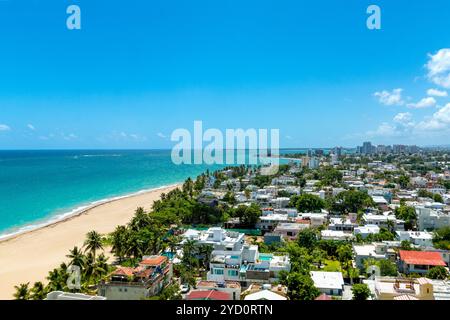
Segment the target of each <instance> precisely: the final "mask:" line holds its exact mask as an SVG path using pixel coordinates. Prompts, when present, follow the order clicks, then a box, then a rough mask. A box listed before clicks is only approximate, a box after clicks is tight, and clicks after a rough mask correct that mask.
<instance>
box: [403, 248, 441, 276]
mask: <svg viewBox="0 0 450 320" xmlns="http://www.w3.org/2000/svg"><path fill="white" fill-rule="evenodd" d="M437 266H442V267H445V266H446V264H445V261H444V260H443V259H442V256H441V255H440V253H439V252H433V251H407V250H400V251H399V270H400V272H402V273H405V274H409V273H418V274H425V273H427V272H428V271H429V270H430V269H431V268H433V267H437Z"/></svg>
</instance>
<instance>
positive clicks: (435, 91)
mask: <svg viewBox="0 0 450 320" xmlns="http://www.w3.org/2000/svg"><path fill="white" fill-rule="evenodd" d="M427 95H429V96H434V97H446V96H448V94H447V91H444V90H438V89H428V91H427Z"/></svg>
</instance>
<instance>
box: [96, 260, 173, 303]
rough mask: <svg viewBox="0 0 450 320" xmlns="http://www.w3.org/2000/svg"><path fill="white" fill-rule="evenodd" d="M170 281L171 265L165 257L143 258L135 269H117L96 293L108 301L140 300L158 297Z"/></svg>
mask: <svg viewBox="0 0 450 320" xmlns="http://www.w3.org/2000/svg"><path fill="white" fill-rule="evenodd" d="M171 281H172V263H171V262H170V261H169V259H168V258H167V257H166V256H159V255H154V256H144V257H143V258H142V261H141V262H140V263H139V265H138V266H137V267H135V268H132V267H118V268H117V269H116V270H115V271H113V272H112V273H111V275H110V277H109V280H108V281H106V282H104V281H103V282H101V283H100V284H99V290H98V292H99V295H100V296H103V297H106V298H107V299H108V300H141V299H145V298H148V297H152V296H155V295H158V294H159V293H160V292H161V290H162V289H163V288H164V287H166V286H167V285H169V284H170V283H171Z"/></svg>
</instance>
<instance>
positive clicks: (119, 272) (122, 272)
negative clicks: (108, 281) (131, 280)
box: [113, 267, 134, 277]
mask: <svg viewBox="0 0 450 320" xmlns="http://www.w3.org/2000/svg"><path fill="white" fill-rule="evenodd" d="M133 272H134V268H129V267H119V268H117V269H116V270H115V271H114V272H113V275H115V276H128V277H131V276H132V275H133Z"/></svg>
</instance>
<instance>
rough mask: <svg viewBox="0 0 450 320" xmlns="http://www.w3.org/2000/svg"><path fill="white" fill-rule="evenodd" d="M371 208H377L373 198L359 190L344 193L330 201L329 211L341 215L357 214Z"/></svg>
mask: <svg viewBox="0 0 450 320" xmlns="http://www.w3.org/2000/svg"><path fill="white" fill-rule="evenodd" d="M370 207H375V203H374V201H373V199H372V197H370V196H369V195H368V194H367V193H366V192H363V191H359V190H347V191H342V192H340V193H339V194H338V195H337V196H336V197H335V198H334V199H333V198H332V199H331V200H330V201H329V209H330V210H332V211H336V212H340V213H341V214H347V213H357V212H359V211H362V210H364V209H366V208H370Z"/></svg>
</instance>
